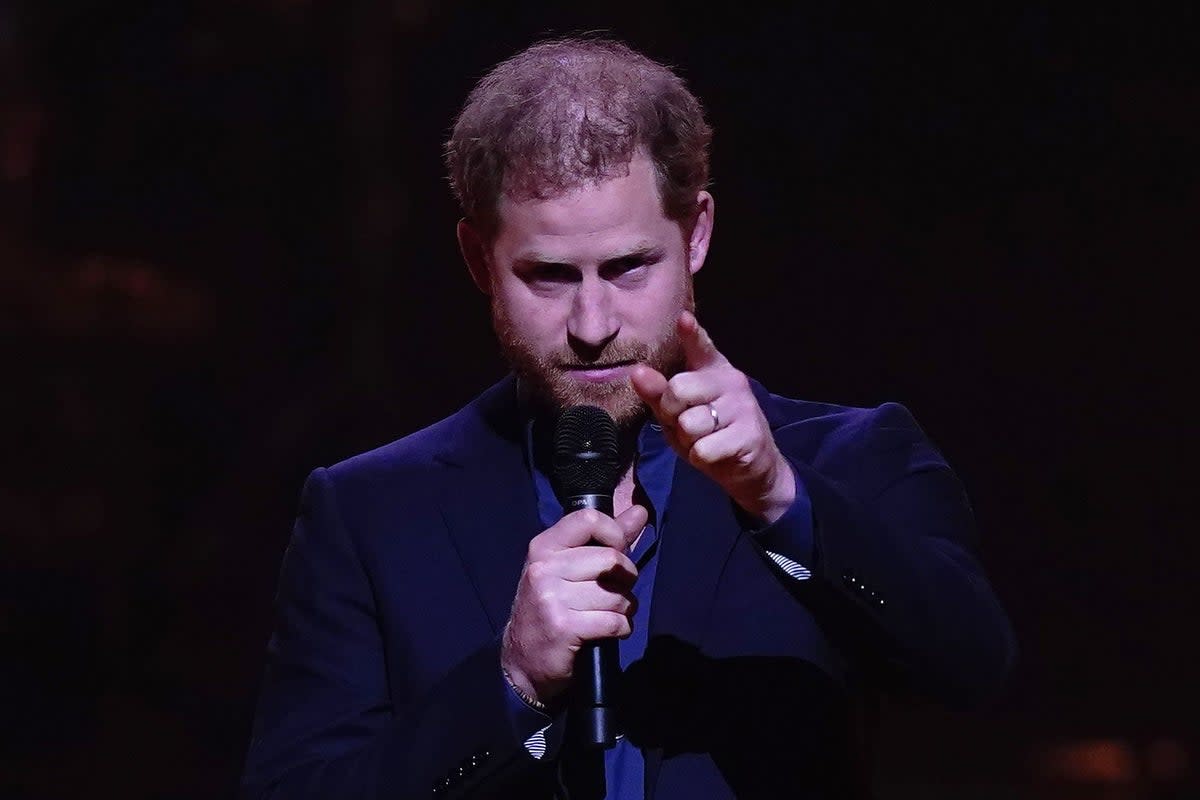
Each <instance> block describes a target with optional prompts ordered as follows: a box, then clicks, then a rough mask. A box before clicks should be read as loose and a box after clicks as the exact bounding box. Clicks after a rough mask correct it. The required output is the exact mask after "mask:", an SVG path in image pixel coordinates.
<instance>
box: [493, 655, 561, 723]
mask: <svg viewBox="0 0 1200 800" xmlns="http://www.w3.org/2000/svg"><path fill="white" fill-rule="evenodd" d="M500 671H501V672H502V673H504V680H505V681H506V682H507V683H508V688H510V689H512V691H513V694H515V695H516V696H517V697H519V698H520V699H521V702H522V703H524V704H525V705H527V706H529V707H530V708H532V709H533V710H534V711H539V712H541V713H543V714H548V713H550V710H549V708H548V707H547V706H546V704H545V703H543V702H542V701H541V700H539V699H537V697H536V696H535V695H534V693H533V691H532V687H531V686H529V681H528V679H526V678H524V676H522V677H521V679H520V680H518V678H516V677H514V676H513V674H512V673H511V672H510V671H509V670H508V669H507V668H506V667H504V666H503V665H502V666H501V667H500ZM518 674H519V673H518Z"/></svg>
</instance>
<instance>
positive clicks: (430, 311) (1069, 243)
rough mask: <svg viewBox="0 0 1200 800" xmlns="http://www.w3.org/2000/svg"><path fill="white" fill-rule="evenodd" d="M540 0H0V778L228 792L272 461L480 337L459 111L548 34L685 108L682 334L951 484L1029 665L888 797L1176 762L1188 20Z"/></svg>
mask: <svg viewBox="0 0 1200 800" xmlns="http://www.w3.org/2000/svg"><path fill="white" fill-rule="evenodd" d="M562 5H563V4H561V3H549V2H546V3H542V2H532V1H527V2H521V3H516V4H482V3H480V4H475V3H468V2H445V3H432V2H428V1H426V2H421V1H420V0H417V1H416V2H400V3H392V4H388V3H385V2H382V0H377V1H372V2H367V1H366V0H344V1H343V2H332V1H330V2H319V1H318V0H311V1H310V2H304V1H303V0H291V1H290V2H289V1H288V0H255V1H254V2H248V1H246V0H243V1H241V2H233V1H232V0H223V1H220V2H218V1H217V0H206V1H205V2H199V1H198V0H196V1H195V2H183V1H180V2H112V1H110V2H83V0H70V1H69V2H68V1H65V0H64V1H63V2H54V3H43V2H33V1H32V0H31V1H30V2H17V1H15V0H0V123H2V125H3V127H2V129H0V312H2V316H0V341H3V351H2V353H3V355H4V362H3V363H4V370H3V373H2V374H3V376H4V377H3V386H4V388H3V390H2V391H0V404H2V405H0V411H2V412H3V416H2V417H0V418H2V419H3V420H4V423H5V431H4V441H3V457H2V458H0V464H2V465H3V466H2V468H3V473H2V474H3V479H2V480H0V514H2V517H0V519H2V520H3V522H2V523H0V531H2V534H3V538H2V539H0V649H2V651H3V652H4V653H5V654H6V655H5V656H3V659H2V660H0V722H2V725H0V796H3V797H5V798H8V797H12V798H51V797H66V796H72V797H88V796H106V797H107V796H123V797H125V798H129V799H130V800H132V799H133V798H159V797H163V798H166V797H181V798H192V797H195V798H201V797H204V798H211V797H222V796H229V795H231V794H232V792H233V787H234V785H235V782H236V778H237V773H238V771H239V769H240V766H241V759H242V757H243V754H244V751H245V747H246V743H247V739H248V730H249V720H250V715H251V712H252V703H253V700H254V694H255V691H256V688H257V680H258V673H259V670H260V669H261V665H262V656H263V649H264V646H265V642H266V637H267V635H268V631H269V625H270V603H271V597H272V594H273V590H274V580H275V576H276V571H277V569H278V564H279V559H280V557H281V555H282V551H283V548H284V546H285V544H286V541H287V537H288V535H289V532H290V525H291V517H292V513H293V511H294V508H295V502H296V500H297V497H298V492H299V489H300V485H301V482H302V481H303V478H304V476H305V475H306V474H307V472H308V471H309V470H310V469H311V468H313V467H315V466H319V465H325V464H329V463H332V462H334V461H337V460H340V459H342V458H344V457H346V456H349V455H351V454H353V453H355V452H357V451H359V450H362V449H365V448H368V447H372V446H375V445H377V444H381V443H383V442H386V441H389V440H391V439H394V438H396V437H398V436H400V435H403V434H405V433H408V432H410V431H412V430H415V429H416V428H418V427H420V426H422V425H424V424H427V423H429V422H432V421H433V420H435V419H438V418H440V417H441V416H444V415H445V414H447V413H449V412H451V411H452V410H454V409H455V408H457V407H458V406H459V405H460V404H461V403H463V402H464V401H466V400H467V399H469V398H470V397H471V396H473V394H474V393H475V392H476V391H477V390H478V389H479V388H481V387H482V386H484V385H485V384H486V383H488V382H490V381H491V380H492V379H493V378H495V377H498V376H499V375H500V374H501V373H502V370H503V365H502V364H501V362H500V360H499V358H498V356H497V354H496V349H495V346H494V344H493V341H492V338H491V332H490V326H489V323H488V319H487V314H486V305H485V303H484V300H483V298H482V296H480V295H478V293H476V292H475V291H474V289H473V288H472V286H471V284H470V281H469V279H468V277H467V273H466V270H465V269H464V268H463V267H462V266H461V262H460V261H459V259H458V254H457V250H456V246H455V243H454V236H453V225H454V222H455V221H456V219H457V209H456V208H455V206H454V204H453V202H452V198H451V196H450V194H449V191H448V189H447V186H446V184H445V181H444V178H443V173H442V165H441V161H440V147H441V143H442V141H443V139H444V137H445V134H446V132H447V130H448V127H449V125H450V123H451V121H452V118H453V115H454V113H455V112H456V110H457V108H458V105H459V103H460V102H461V100H462V98H463V97H464V95H465V93H466V92H467V90H468V89H469V88H470V86H471V84H472V82H473V81H474V79H475V78H477V77H478V76H479V75H481V74H482V73H483V71H484V70H485V69H486V68H487V67H488V66H490V65H491V64H492V63H494V62H495V61H497V60H499V59H501V58H503V57H505V56H507V55H509V54H510V53H512V52H513V51H515V50H516V49H518V48H520V47H522V46H524V45H525V44H527V43H528V42H529V41H531V40H532V38H534V37H535V36H537V35H540V34H543V33H563V32H569V31H574V30H580V29H605V30H608V31H611V32H613V33H615V34H617V35H620V36H622V37H625V38H627V39H628V40H629V41H630V42H631V43H633V44H634V45H636V46H640V47H642V48H644V49H646V50H647V51H648V52H649V53H650V54H651V55H653V56H656V57H658V58H660V59H663V60H666V61H669V62H671V63H675V64H678V65H679V66H680V68H681V71H682V72H683V74H684V75H685V77H686V78H687V80H688V81H689V82H690V84H691V86H692V87H693V89H695V90H696V91H697V93H698V94H699V95H700V96H701V97H702V98H703V100H704V101H705V102H706V105H707V107H708V110H709V115H710V118H711V120H712V122H713V125H714V127H715V130H716V137H715V142H714V147H713V174H714V183H713V187H712V190H713V193H714V195H715V196H716V198H717V201H718V203H717V207H718V209H719V211H720V213H719V215H718V218H717V219H718V225H717V233H716V238H715V240H714V245H713V248H712V251H711V254H710V257H709V260H708V266H707V268H706V269H705V270H704V271H703V272H702V273H700V275H699V276H698V278H697V294H698V300H699V304H700V313H701V318H702V320H703V322H704V323H705V324H706V325H707V326H708V328H709V330H710V331H711V332H712V334H713V336H714V338H715V340H716V341H717V343H718V345H719V346H720V347H721V348H722V349H723V350H724V351H725V353H726V354H727V355H728V356H729V357H730V358H731V359H732V360H733V361H734V362H735V363H736V364H737V365H739V366H740V367H741V368H743V369H744V370H746V371H747V372H749V373H751V374H753V375H755V376H757V377H758V378H760V379H761V380H762V381H764V382H765V383H766V384H767V385H768V386H770V387H771V388H772V389H774V390H775V391H778V392H781V393H784V394H791V395H795V396H801V397H806V398H810V399H819V400H828V401H834V402H843V403H851V404H860V405H872V404H876V403H879V402H883V401H885V400H899V401H901V402H904V403H906V404H907V405H908V406H909V407H910V409H911V410H912V411H913V412H914V413H915V414H916V416H917V418H918V420H920V421H921V422H922V424H923V425H924V426H925V427H926V429H927V431H928V432H929V433H930V434H931V435H932V436H933V437H934V439H935V440H936V441H937V442H938V443H939V444H940V445H941V446H942V448H943V450H944V451H945V453H946V455H947V456H948V457H949V459H950V460H951V462H952V463H953V464H955V465H956V467H957V468H958V470H959V472H960V474H961V476H962V478H963V480H964V481H965V483H966V485H967V488H968V491H969V492H970V494H971V496H972V498H973V500H974V503H975V507H976V512H977V515H978V517H979V522H980V526H981V530H982V534H983V537H984V538H983V541H984V559H985V563H986V565H987V567H988V569H989V572H990V575H991V577H992V579H993V582H994V585H995V587H996V590H997V592H998V594H999V595H1000V597H1001V598H1002V600H1003V602H1004V603H1005V605H1006V607H1007V608H1008V610H1009V612H1010V614H1011V616H1012V619H1013V622H1014V625H1015V627H1016V630H1017V632H1018V636H1019V639H1020V643H1021V648H1022V653H1021V662H1020V664H1019V666H1018V669H1017V671H1016V673H1015V674H1014V676H1013V679H1012V681H1011V683H1010V685H1009V687H1008V688H1007V690H1006V691H1005V693H1004V695H1003V696H1001V697H1000V698H998V699H997V700H996V702H994V703H993V704H992V705H991V706H989V707H988V708H986V709H984V710H981V711H978V712H973V713H965V714H964V713H950V712H946V711H942V710H939V709H936V708H931V707H928V706H925V705H921V704H918V703H915V702H909V701H896V702H894V703H892V704H890V705H889V707H888V708H887V712H888V713H887V714H886V716H885V722H884V726H883V730H882V731H881V734H880V737H879V754H878V758H877V761H878V783H879V786H880V794H881V797H883V798H885V800H886V798H909V797H914V798H915V797H921V798H939V797H975V798H1018V797H1020V798H1024V797H1042V796H1044V797H1056V798H1063V797H1081V798H1083V797H1088V798H1091V797H1095V798H1100V797H1104V798H1116V797H1120V798H1142V797H1146V798H1149V797H1184V796H1189V797H1190V796H1194V795H1193V794H1192V792H1194V791H1195V786H1196V783H1195V782H1196V774H1197V770H1198V766H1197V764H1196V759H1197V758H1200V749H1198V747H1197V745H1198V742H1197V739H1196V737H1195V730H1196V719H1197V712H1198V710H1200V709H1198V708H1197V703H1196V697H1195V693H1194V692H1193V691H1192V684H1193V682H1194V680H1195V674H1196V669H1195V666H1194V662H1193V660H1192V659H1191V658H1190V657H1189V656H1190V653H1191V652H1192V651H1193V649H1194V647H1193V645H1192V641H1191V640H1192V637H1193V631H1194V629H1195V625H1194V622H1193V620H1194V618H1195V612H1196V610H1197V608H1196V598H1195V594H1194V592H1193V591H1192V586H1191V583H1192V580H1191V574H1192V572H1193V571H1194V569H1195V566H1194V565H1195V563H1196V557H1197V546H1196V544H1195V542H1196V538H1197V537H1196V532H1195V529H1194V528H1195V526H1194V524H1192V520H1191V519H1190V517H1188V518H1185V512H1186V511H1189V510H1190V506H1191V505H1192V503H1190V502H1188V499H1189V498H1190V497H1191V496H1192V492H1193V484H1194V482H1195V471H1194V469H1193V468H1192V467H1191V462H1192V458H1185V455H1184V454H1185V452H1187V453H1188V455H1189V456H1190V455H1191V454H1192V453H1193V452H1195V447H1196V444H1197V443H1196V442H1195V439H1196V435H1195V430H1196V429H1195V425H1194V423H1193V422H1192V421H1191V418H1190V415H1185V414H1184V408H1185V405H1187V404H1188V403H1189V402H1190V399H1191V397H1190V393H1189V390H1188V388H1187V387H1188V386H1189V385H1190V381H1189V379H1190V377H1191V375H1190V373H1191V372H1193V371H1194V370H1195V361H1196V359H1195V355H1194V353H1195V349H1196V348H1195V333H1194V330H1193V328H1194V326H1193V325H1191V324H1189V323H1191V322H1192V319H1193V317H1194V313H1195V312H1194V308H1195V303H1194V300H1193V298H1192V296H1191V294H1190V293H1189V291H1188V290H1187V287H1188V286H1189V285H1190V282H1189V281H1188V278H1189V277H1190V276H1189V274H1188V273H1189V272H1191V271H1193V270H1194V268H1195V264H1196V255H1197V248H1196V247H1195V244H1196V241H1195V240H1196V224H1197V219H1198V217H1200V192H1198V191H1197V177H1198V174H1197V173H1198V170H1197V162H1196V159H1195V158H1194V153H1195V148H1196V146H1197V144H1198V143H1200V142H1198V141H1197V139H1198V137H1197V136H1196V134H1197V122H1198V120H1197V117H1198V109H1200V96H1198V95H1200V92H1198V90H1197V85H1198V84H1197V78H1200V75H1198V72H1200V70H1198V69H1197V57H1196V55H1195V51H1196V41H1197V37H1196V31H1197V26H1196V25H1195V23H1196V19H1195V14H1194V13H1191V12H1180V13H1177V14H1175V15H1172V16H1167V15H1165V14H1161V13H1159V14H1157V15H1155V14H1153V13H1149V12H1146V11H1144V10H1141V9H1139V10H1137V11H1134V10H1132V6H1130V7H1129V8H1128V9H1126V10H1124V11H1120V12H1109V11H1104V10H1102V9H1101V8H1100V7H1099V6H1094V7H1092V8H1091V10H1089V11H1087V12H1085V13H1082V14H1079V13H1071V14H1068V13H1065V12H1056V11H1045V10H1042V11H1029V10H1021V9H1016V8H1005V9H1004V10H1002V11H992V12H986V13H985V12H980V11H978V10H974V11H971V12H967V11H963V10H956V8H950V9H947V8H939V9H937V11H936V12H935V11H924V12H918V11H915V10H913V9H907V8H906V9H900V8H888V9H886V10H880V9H872V10H870V11H869V12H868V11H867V10H864V9H863V8H862V7H858V8H857V9H856V10H850V9H846V8H843V7H842V6H840V5H839V4H834V3H813V4H804V6H803V8H800V9H797V10H793V11H780V10H775V9H774V6H763V7H762V8H756V7H755V6H754V4H746V3H739V4H730V5H714V7H713V8H711V9H709V10H702V9H701V7H700V6H698V5H694V4H693V5H692V6H689V7H687V8H686V9H685V10H667V9H666V8H662V9H658V8H655V7H654V6H652V5H651V4H647V3H627V2H616V3H609V4H607V5H606V6H604V8H603V10H602V11H600V10H598V11H595V12H586V13H585V12H568V11H564V10H562V8H560V6H562ZM942 5H945V4H942ZM768 8H769V9H772V10H767V9H768ZM1188 331H1193V332H1192V333H1188Z"/></svg>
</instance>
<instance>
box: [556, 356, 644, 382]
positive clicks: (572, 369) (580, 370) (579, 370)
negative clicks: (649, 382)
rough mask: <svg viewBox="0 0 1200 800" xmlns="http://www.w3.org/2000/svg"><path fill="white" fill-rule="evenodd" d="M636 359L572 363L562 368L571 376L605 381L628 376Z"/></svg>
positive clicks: (586, 379)
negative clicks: (600, 362) (601, 362)
mask: <svg viewBox="0 0 1200 800" xmlns="http://www.w3.org/2000/svg"><path fill="white" fill-rule="evenodd" d="M636 363H637V362H636V361H613V362H610V363H607V364H572V365H568V366H565V367H564V370H565V371H566V372H567V374H569V375H570V376H571V377H573V378H577V379H579V380H584V381H591V382H605V381H613V380H619V379H623V378H626V377H628V375H629V370H630V369H631V368H632V367H633V365H634V364H636Z"/></svg>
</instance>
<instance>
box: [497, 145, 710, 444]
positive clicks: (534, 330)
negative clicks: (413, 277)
mask: <svg viewBox="0 0 1200 800" xmlns="http://www.w3.org/2000/svg"><path fill="white" fill-rule="evenodd" d="M698 199H699V201H700V204H699V208H700V211H699V214H698V218H697V224H696V225H695V227H694V230H693V232H692V234H691V237H690V239H689V240H688V241H685V240H684V237H683V232H682V230H681V228H680V225H679V224H678V223H677V222H675V221H673V220H671V219H669V218H667V217H666V216H665V214H664V213H663V209H662V203H661V201H660V199H659V195H658V191H657V187H656V183H655V174H654V168H653V165H652V164H651V162H650V160H649V159H648V158H645V157H636V158H635V159H634V160H633V161H632V162H631V163H630V169H629V174H628V175H626V176H624V177H619V178H612V179H609V180H606V181H604V182H602V183H600V184H598V185H594V186H589V187H586V188H583V189H579V190H576V191H573V192H570V193H568V194H565V195H562V196H559V197H555V198H553V199H549V200H530V201H521V202H516V201H512V200H510V199H508V198H503V199H502V200H501V202H500V205H499V209H498V211H499V220H500V225H499V229H498V231H497V234H496V238H495V240H494V242H493V243H492V246H491V248H490V250H489V251H488V252H487V254H486V256H485V259H484V260H485V261H486V262H487V264H486V266H487V278H486V286H485V288H486V290H487V291H489V292H490V294H491V299H492V320H493V324H494V326H495V329H496V335H497V337H498V338H499V341H500V344H501V347H502V349H503V351H504V353H505V355H506V356H507V358H508V359H509V361H510V362H511V364H512V365H513V367H514V369H515V370H516V371H517V373H518V374H519V375H520V376H521V377H522V378H523V379H524V380H526V381H527V382H528V383H529V385H530V387H531V388H532V389H533V391H534V392H535V394H536V395H537V398H538V399H539V400H540V401H542V402H544V403H547V404H548V405H549V406H550V407H551V408H553V409H555V410H558V409H562V408H566V407H568V406H571V405H578V404H589V405H595V406H599V407H601V408H603V409H605V410H606V411H608V412H609V414H611V415H612V416H613V418H614V419H615V420H616V421H617V424H618V425H622V426H629V425H632V424H634V423H636V422H637V421H638V420H640V419H641V418H642V417H643V415H644V414H645V407H644V404H643V403H642V401H641V399H640V398H639V397H638V396H637V393H636V392H635V391H634V390H633V387H632V386H631V385H630V383H629V371H630V368H631V367H632V365H633V364H635V363H636V362H638V361H644V362H646V363H647V364H649V365H650V366H652V367H654V368H655V369H657V370H659V371H660V372H663V373H664V374H666V375H668V376H670V375H672V374H674V373H675V372H677V371H678V370H679V369H680V368H681V367H682V349H681V346H680V343H679V341H678V337H677V332H676V325H675V321H676V319H677V318H678V316H679V312H680V311H681V310H683V309H688V310H691V309H692V307H693V300H692V275H693V274H694V273H695V272H696V271H697V270H698V269H700V267H701V266H702V265H703V263H704V256H705V254H706V253H707V250H708V237H709V234H710V232H711V228H712V210H713V206H712V198H711V197H709V196H708V194H707V192H702V193H701V194H700V196H699V198H698ZM476 269H477V268H476ZM476 280H477V282H480V283H481V284H482V283H483V281H482V280H481V277H480V275H478V274H477V275H476Z"/></svg>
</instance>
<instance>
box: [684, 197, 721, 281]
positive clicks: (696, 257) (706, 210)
mask: <svg viewBox="0 0 1200 800" xmlns="http://www.w3.org/2000/svg"><path fill="white" fill-rule="evenodd" d="M715 213H716V205H715V202H714V201H713V196H712V195H711V194H709V193H708V192H701V193H700V194H698V195H696V216H695V219H694V220H693V221H692V235H691V237H690V238H689V240H688V270H689V271H690V272H691V273H692V274H693V275H695V274H696V273H697V272H699V271H700V268H701V267H703V266H704V259H705V257H706V256H707V255H708V243H709V241H710V240H711V239H712V231H713V215H714V214H715Z"/></svg>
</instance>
